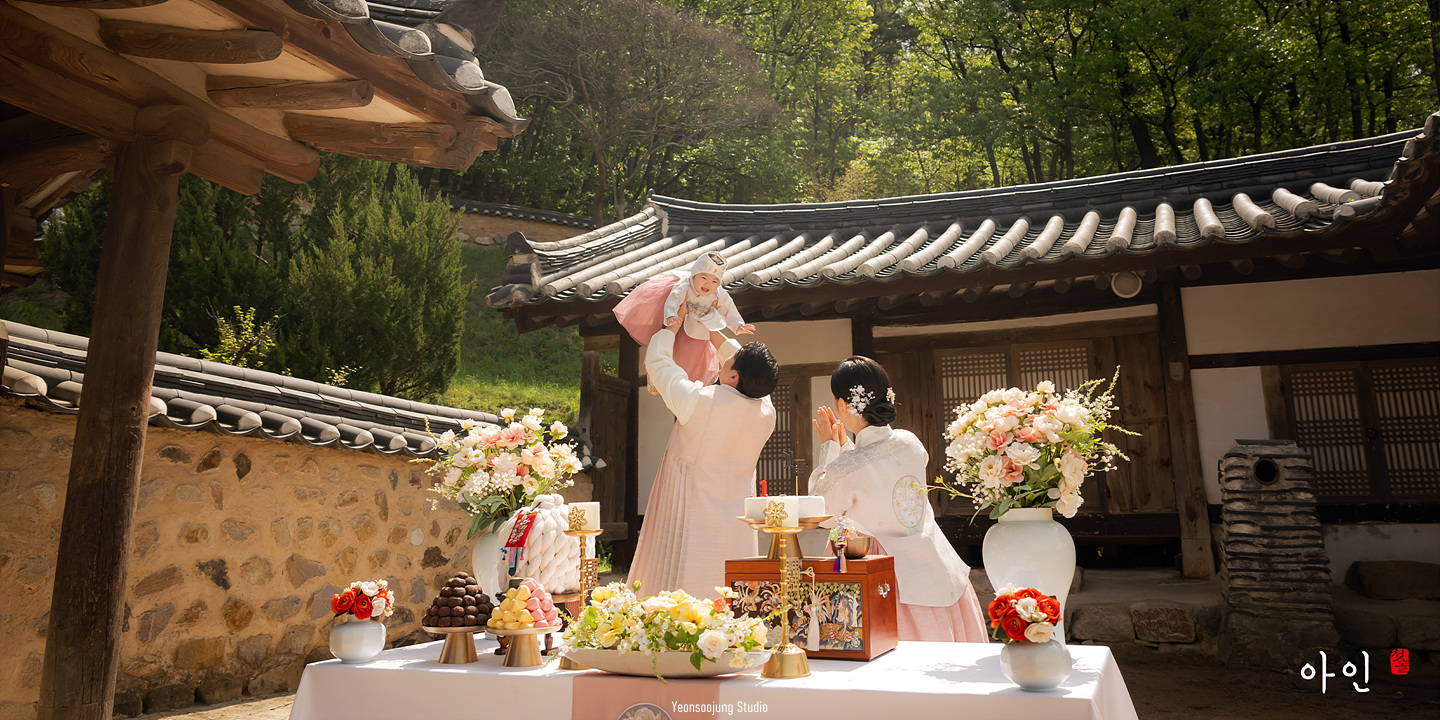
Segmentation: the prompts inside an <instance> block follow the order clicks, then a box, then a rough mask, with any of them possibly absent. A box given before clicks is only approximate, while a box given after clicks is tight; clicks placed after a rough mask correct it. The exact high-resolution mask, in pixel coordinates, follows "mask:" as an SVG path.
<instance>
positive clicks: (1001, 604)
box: [990, 595, 1010, 628]
mask: <svg viewBox="0 0 1440 720" xmlns="http://www.w3.org/2000/svg"><path fill="white" fill-rule="evenodd" d="M1008 597H1009V596H1008V595H1005V596H1001V597H998V598H995V599H994V600H991V601H990V627H992V628H993V627H997V626H998V625H1000V618H1002V617H1005V613H1006V612H1009V610H1010V601H1009V600H1007V599H1006V598H1008Z"/></svg>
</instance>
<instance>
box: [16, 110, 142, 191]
mask: <svg viewBox="0 0 1440 720" xmlns="http://www.w3.org/2000/svg"><path fill="white" fill-rule="evenodd" d="M54 125H55V127H56V128H57V129H63V130H64V131H65V133H66V134H64V135H58V136H56V137H52V138H49V139H47V140H43V141H36V142H32V143H23V144H22V143H9V144H6V145H5V146H3V147H0V185H4V186H9V187H19V186H22V185H27V184H30V183H34V182H38V181H41V180H44V179H46V178H51V177H55V176H56V175H63V174H65V173H68V172H76V171H81V172H93V171H95V170H99V169H101V168H103V167H105V163H106V161H107V160H108V159H109V158H110V156H111V155H112V154H113V153H114V150H115V144H114V143H113V142H111V141H109V140H105V139H103V138H97V137H94V136H92V135H87V134H85V133H83V132H80V131H79V130H73V129H71V128H67V127H65V126H64V125H60V124H59V123H55V124H54ZM0 132H3V131H0ZM0 137H5V136H4V135H3V134H0Z"/></svg>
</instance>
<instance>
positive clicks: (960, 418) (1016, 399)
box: [939, 369, 1136, 519]
mask: <svg viewBox="0 0 1440 720" xmlns="http://www.w3.org/2000/svg"><path fill="white" fill-rule="evenodd" d="M1119 377H1120V371H1119V370H1118V369H1117V370H1116V371H1115V377H1113V378H1111V380H1110V384H1109V386H1108V387H1106V388H1105V389H1104V390H1101V389H1100V384H1101V381H1100V380H1091V381H1090V382H1087V383H1085V384H1083V385H1081V386H1080V387H1078V388H1076V389H1074V390H1070V391H1068V392H1066V393H1065V394H1064V395H1063V396H1062V395H1060V394H1058V393H1056V392H1055V384H1054V383H1052V382H1050V381H1049V380H1046V381H1044V382H1041V383H1039V384H1037V385H1036V386H1035V390H1034V391H1029V392H1027V391H1025V390H1021V389H1019V388H1013V387H1012V388H1010V389H1008V390H991V391H990V392H988V393H985V395H983V396H981V398H980V399H979V400H976V401H975V402H974V403H972V404H970V405H969V406H962V407H960V408H956V411H955V413H956V418H955V420H954V422H951V423H950V425H949V427H947V428H946V430H945V437H946V438H947V439H948V440H949V445H948V446H947V447H946V448H945V454H946V456H947V460H946V462H945V469H946V470H948V471H950V472H953V473H954V474H955V482H954V484H953V485H952V484H947V483H946V482H945V480H944V479H943V478H942V479H940V481H939V486H940V487H941V489H944V490H947V491H948V492H949V493H950V496H951V497H966V498H970V499H971V500H974V501H975V502H976V504H977V506H978V508H979V509H982V510H983V509H985V508H987V507H990V508H993V509H992V510H991V511H990V517H991V518H992V519H998V518H999V517H1000V516H1001V515H1003V514H1005V512H1006V511H1007V510H1009V509H1011V508H1017V507H1018V508H1050V507H1053V508H1055V509H1056V510H1058V511H1059V512H1060V514H1061V515H1064V516H1065V517H1074V516H1075V511H1076V510H1078V509H1080V505H1081V503H1082V502H1083V501H1082V499H1081V497H1080V485H1081V483H1083V482H1084V481H1085V477H1086V476H1087V475H1089V474H1090V473H1092V472H1095V471H1096V470H1100V471H1105V470H1111V469H1114V465H1113V464H1112V462H1111V461H1112V460H1113V459H1114V458H1115V457H1116V456H1118V457H1121V458H1125V459H1126V460H1128V459H1129V458H1126V457H1125V454H1124V453H1122V452H1120V449H1119V448H1117V447H1115V446H1114V445H1113V444H1111V443H1108V442H1105V441H1104V440H1103V439H1102V438H1101V433H1103V432H1104V431H1106V430H1111V429H1113V430H1117V431H1119V432H1122V433H1125V434H1127V435H1135V434H1136V433H1132V432H1130V431H1128V430H1125V429H1124V428H1121V427H1119V426H1117V425H1113V424H1111V423H1110V415H1111V413H1113V412H1114V411H1115V410H1116V409H1117V408H1116V407H1115V404H1114V402H1115V401H1114V396H1113V394H1112V393H1113V391H1114V389H1115V382H1116V381H1117V380H1118V379H1119Z"/></svg>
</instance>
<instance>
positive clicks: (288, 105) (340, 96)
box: [205, 75, 375, 110]
mask: <svg viewBox="0 0 1440 720" xmlns="http://www.w3.org/2000/svg"><path fill="white" fill-rule="evenodd" d="M205 93H206V95H208V96H209V97H210V102H213V103H215V104H216V105H219V106H220V107H233V108H272V109H279V110H338V109H340V108H356V107H365V106H366V105H369V104H370V101H371V100H373V99H374V97H375V90H374V88H372V87H371V85H370V81H369V80H334V81H331V82H304V81H301V80H275V79H271V78H256V77H242V76H238V75H211V76H210V77H208V78H206V79H205Z"/></svg>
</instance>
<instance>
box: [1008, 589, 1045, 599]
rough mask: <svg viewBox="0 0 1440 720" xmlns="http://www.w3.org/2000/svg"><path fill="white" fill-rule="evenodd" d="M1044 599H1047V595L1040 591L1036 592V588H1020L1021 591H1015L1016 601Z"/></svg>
mask: <svg viewBox="0 0 1440 720" xmlns="http://www.w3.org/2000/svg"><path fill="white" fill-rule="evenodd" d="M1042 597H1045V593H1042V592H1040V591H1039V590H1036V589H1035V588H1020V589H1019V590H1016V591H1015V599H1016V600H1023V599H1025V598H1034V599H1035V600H1037V601H1038V600H1039V599H1040V598H1042Z"/></svg>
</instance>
